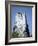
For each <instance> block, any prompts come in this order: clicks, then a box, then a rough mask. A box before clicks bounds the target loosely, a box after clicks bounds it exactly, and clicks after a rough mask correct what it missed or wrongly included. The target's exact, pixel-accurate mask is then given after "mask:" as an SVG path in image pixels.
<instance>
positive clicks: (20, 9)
mask: <svg viewBox="0 0 38 46" xmlns="http://www.w3.org/2000/svg"><path fill="white" fill-rule="evenodd" d="M10 10H11V29H12V31H13V26H14V22H15V16H16V13H18V12H21V13H25V12H26V16H27V23H28V25H29V31H30V32H31V33H32V7H23V6H11V9H10Z"/></svg>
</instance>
